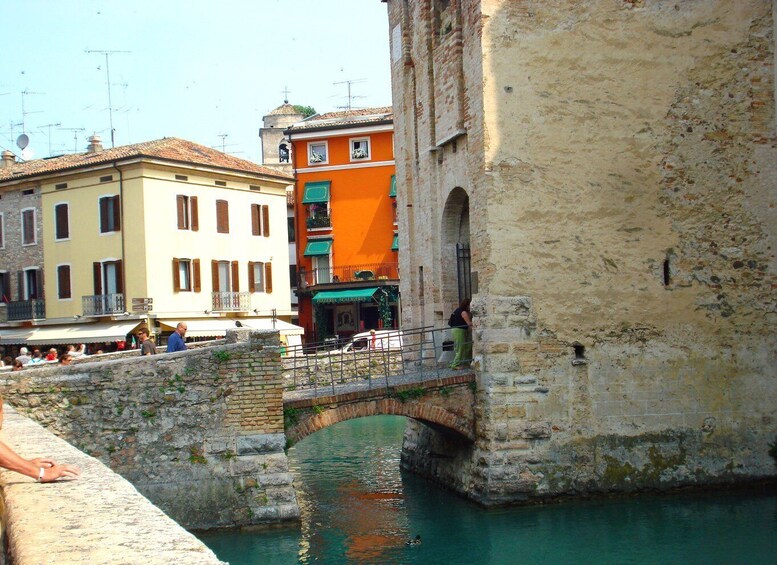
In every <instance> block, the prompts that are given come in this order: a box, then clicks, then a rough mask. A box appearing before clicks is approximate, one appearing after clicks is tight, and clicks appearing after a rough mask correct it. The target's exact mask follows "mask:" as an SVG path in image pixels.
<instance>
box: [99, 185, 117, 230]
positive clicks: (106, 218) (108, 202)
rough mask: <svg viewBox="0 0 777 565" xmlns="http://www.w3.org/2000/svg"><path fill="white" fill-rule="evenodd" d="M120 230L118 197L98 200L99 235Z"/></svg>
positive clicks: (106, 197) (104, 197)
mask: <svg viewBox="0 0 777 565" xmlns="http://www.w3.org/2000/svg"><path fill="white" fill-rule="evenodd" d="M119 230H121V202H120V200H119V195H118V194H117V195H116V196H103V197H102V198H100V233H107V232H112V231H119Z"/></svg>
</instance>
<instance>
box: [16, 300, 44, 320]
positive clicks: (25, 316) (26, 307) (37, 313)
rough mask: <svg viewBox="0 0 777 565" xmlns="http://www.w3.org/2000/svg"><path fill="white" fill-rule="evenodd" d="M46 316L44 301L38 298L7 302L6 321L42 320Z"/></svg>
mask: <svg viewBox="0 0 777 565" xmlns="http://www.w3.org/2000/svg"><path fill="white" fill-rule="evenodd" d="M45 318H46V302H45V301H44V300H40V299H33V300H17V301H16V302H9V303H8V321H9V322H19V321H22V320H43V319H45Z"/></svg>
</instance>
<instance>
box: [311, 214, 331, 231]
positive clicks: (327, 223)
mask: <svg viewBox="0 0 777 565" xmlns="http://www.w3.org/2000/svg"><path fill="white" fill-rule="evenodd" d="M305 222H306V224H307V226H308V229H311V228H329V227H331V226H332V220H331V219H330V217H329V216H324V215H319V216H315V217H312V218H308V219H307V220H305Z"/></svg>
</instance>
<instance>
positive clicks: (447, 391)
mask: <svg viewBox="0 0 777 565" xmlns="http://www.w3.org/2000/svg"><path fill="white" fill-rule="evenodd" d="M440 395H441V396H442V397H443V398H448V397H449V396H450V395H451V388H450V387H447V386H444V387H442V388H441V389H440Z"/></svg>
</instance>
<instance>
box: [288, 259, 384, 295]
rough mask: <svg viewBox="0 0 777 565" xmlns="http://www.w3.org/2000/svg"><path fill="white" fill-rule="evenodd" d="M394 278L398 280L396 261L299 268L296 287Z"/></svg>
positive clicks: (302, 287)
mask: <svg viewBox="0 0 777 565" xmlns="http://www.w3.org/2000/svg"><path fill="white" fill-rule="evenodd" d="M396 280H399V264H398V263H371V264H366V265H346V266H341V267H330V268H326V269H312V270H310V271H306V270H305V269H300V272H299V281H298V287H299V288H300V289H304V288H308V287H311V286H317V285H321V284H342V283H354V282H364V281H396Z"/></svg>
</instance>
